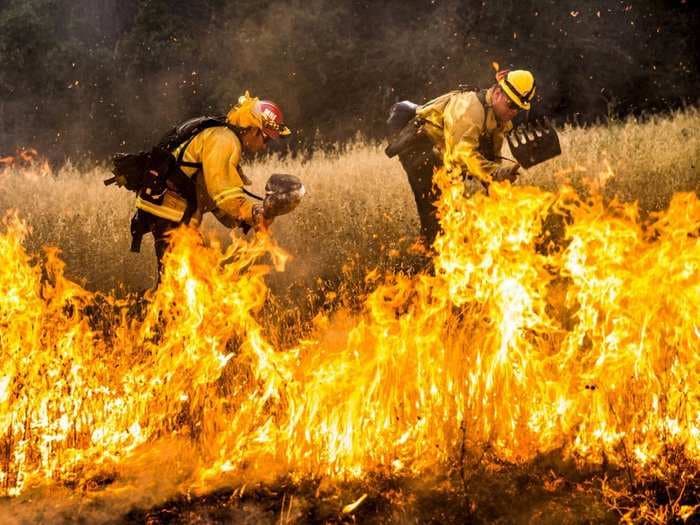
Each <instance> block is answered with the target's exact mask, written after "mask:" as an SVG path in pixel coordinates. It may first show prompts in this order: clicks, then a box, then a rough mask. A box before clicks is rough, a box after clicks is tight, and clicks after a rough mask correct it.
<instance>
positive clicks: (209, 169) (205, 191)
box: [136, 127, 253, 226]
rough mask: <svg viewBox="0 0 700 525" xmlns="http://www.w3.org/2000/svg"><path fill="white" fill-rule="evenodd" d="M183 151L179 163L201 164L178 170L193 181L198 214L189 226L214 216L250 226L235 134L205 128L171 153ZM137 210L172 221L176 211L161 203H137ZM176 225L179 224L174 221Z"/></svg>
mask: <svg viewBox="0 0 700 525" xmlns="http://www.w3.org/2000/svg"><path fill="white" fill-rule="evenodd" d="M183 147H186V148H187V149H186V150H185V152H184V155H183V157H182V160H183V161H184V162H194V163H200V164H201V168H196V167H188V166H181V167H180V169H181V170H182V172H183V173H184V174H185V175H186V176H188V177H193V176H194V175H195V173H197V172H198V171H200V170H201V172H202V173H201V174H200V175H199V176H198V177H197V179H196V180H195V187H196V197H197V210H196V212H195V213H194V215H193V216H192V220H191V223H192V224H193V225H195V226H197V225H199V224H200V223H201V221H202V215H203V214H204V213H206V212H213V213H214V214H215V215H216V216H217V218H219V219H220V220H222V219H223V220H222V222H226V223H227V224H239V223H245V224H249V225H250V224H252V222H253V218H252V215H253V203H252V202H251V201H250V200H249V199H247V198H246V196H245V193H244V192H243V185H244V182H243V176H242V175H241V174H240V172H239V169H240V168H239V166H238V164H239V163H240V160H241V142H240V140H239V138H238V137H237V136H236V134H235V133H234V132H233V131H231V130H230V129H228V128H226V127H211V128H207V129H205V130H203V131H201V132H200V133H198V134H197V135H195V137H194V138H193V139H192V140H191V141H190V142H189V143H187V142H186V143H184V144H183V145H182V146H180V147H178V148H176V149H175V151H173V155H174V156H175V157H176V158H177V157H178V156H179V153H180V149H181V148H183ZM136 207H137V208H140V209H143V210H144V211H147V212H149V213H152V214H154V215H157V216H159V217H164V218H167V219H169V220H173V219H172V218H171V217H176V216H177V215H176V212H175V210H170V209H169V207H168V206H167V203H166V202H165V201H164V202H163V204H161V205H156V204H152V203H148V202H147V201H142V200H139V199H137V202H136ZM175 222H178V221H175Z"/></svg>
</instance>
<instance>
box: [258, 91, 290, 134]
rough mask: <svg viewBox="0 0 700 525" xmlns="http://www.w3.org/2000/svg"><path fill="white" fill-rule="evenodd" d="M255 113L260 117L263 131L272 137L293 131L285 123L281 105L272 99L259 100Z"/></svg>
mask: <svg viewBox="0 0 700 525" xmlns="http://www.w3.org/2000/svg"><path fill="white" fill-rule="evenodd" d="M253 113H255V114H256V115H257V116H258V117H260V121H261V122H262V132H263V133H264V134H265V135H266V136H268V137H270V138H272V139H276V138H278V137H286V136H287V135H290V134H291V131H290V130H289V128H288V127H287V126H285V125H284V115H282V110H281V109H280V107H279V106H278V105H277V104H275V103H274V102H272V101H270V100H258V101H257V102H256V103H255V106H254V108H253Z"/></svg>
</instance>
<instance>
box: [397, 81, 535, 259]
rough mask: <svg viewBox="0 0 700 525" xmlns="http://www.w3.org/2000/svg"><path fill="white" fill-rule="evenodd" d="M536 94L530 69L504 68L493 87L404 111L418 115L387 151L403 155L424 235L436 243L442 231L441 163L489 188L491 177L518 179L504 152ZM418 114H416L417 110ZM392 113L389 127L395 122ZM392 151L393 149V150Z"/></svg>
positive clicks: (461, 92) (454, 93)
mask: <svg viewBox="0 0 700 525" xmlns="http://www.w3.org/2000/svg"><path fill="white" fill-rule="evenodd" d="M534 95H535V79H534V77H533V75H532V73H530V72H529V71H524V70H515V71H509V70H504V71H499V72H497V73H496V82H495V83H494V84H493V85H492V86H491V87H490V88H488V89H485V90H474V89H461V90H457V91H452V92H450V93H447V94H445V95H442V96H440V97H438V98H436V99H434V100H431V101H430V102H427V103H426V104H423V105H422V106H414V108H411V107H410V106H407V104H410V103H408V102H402V103H399V104H404V107H403V109H402V110H401V109H399V108H397V106H398V105H395V107H394V108H392V116H394V114H395V113H396V110H400V111H404V113H406V112H408V113H410V114H411V116H412V115H413V114H414V115H415V118H414V119H413V120H412V121H411V123H409V125H408V126H406V128H409V127H410V129H408V130H407V131H408V133H409V135H408V137H406V129H404V131H402V132H401V134H403V135H404V136H403V137H401V134H399V137H398V139H395V143H394V144H391V143H390V145H389V148H387V154H389V155H390V156H393V154H398V156H399V160H400V161H401V164H402V165H403V168H404V170H405V171H406V174H407V176H408V181H409V184H410V186H411V190H412V191H413V195H414V198H415V201H416V206H417V208H418V215H419V218H420V224H421V237H422V239H423V241H424V242H425V243H426V246H428V247H429V246H431V245H432V243H433V241H434V240H435V237H436V236H437V234H438V231H439V228H440V226H439V223H438V219H437V216H436V213H435V212H436V210H435V205H434V203H435V202H436V201H437V199H438V197H439V195H438V190H437V188H436V187H435V186H434V185H433V172H434V170H435V169H436V168H438V167H440V166H443V165H444V166H445V167H446V168H447V169H448V170H454V169H458V170H460V171H461V172H462V173H463V174H464V175H465V176H466V177H469V178H472V179H475V180H476V181H478V182H480V183H481V184H482V185H483V186H484V188H488V185H489V184H490V183H491V182H492V181H503V180H509V181H511V182H513V181H515V179H516V177H517V172H518V168H519V167H520V166H519V165H518V164H517V163H516V164H511V165H508V166H501V163H500V161H501V157H500V151H501V147H502V145H503V140H504V137H505V134H506V133H508V132H509V131H510V130H511V129H512V127H513V126H512V124H511V121H512V120H513V118H514V117H515V116H516V115H517V114H518V112H520V111H522V110H529V109H530V104H531V102H532V99H533V97H534ZM413 112H414V113H413ZM391 118H392V117H390V121H389V123H390V125H391ZM392 149H393V151H394V153H393V154H392V153H390V151H391V150H392Z"/></svg>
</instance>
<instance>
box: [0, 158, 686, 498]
mask: <svg viewBox="0 0 700 525" xmlns="http://www.w3.org/2000/svg"><path fill="white" fill-rule="evenodd" d="M436 177H437V181H438V184H439V185H440V187H441V189H442V192H443V198H442V199H441V201H440V203H439V212H440V215H441V222H442V225H443V228H444V233H443V234H441V235H440V236H439V237H438V239H437V241H436V245H435V248H436V250H437V255H436V257H435V260H434V267H435V271H434V275H428V274H424V275H419V276H417V277H414V278H408V277H405V276H402V275H393V276H392V275H390V276H386V277H384V278H379V277H378V276H376V275H375V276H373V280H374V279H377V286H376V289H375V290H374V292H373V293H372V294H370V296H369V297H368V299H367V301H366V304H365V307H364V309H363V311H362V312H360V313H358V314H351V313H348V312H336V313H335V314H334V315H333V316H331V317H327V318H322V319H319V320H318V322H317V323H316V326H317V328H316V331H315V333H313V334H310V336H309V337H308V338H307V339H305V340H303V341H300V342H299V343H298V344H297V345H296V346H295V347H293V348H291V349H278V348H275V347H274V346H273V345H272V344H271V343H270V339H269V337H267V335H266V334H265V331H264V330H263V328H262V325H261V323H260V322H259V319H258V317H259V315H260V314H259V312H260V308H261V306H262V305H263V304H264V301H265V299H266V293H267V291H266V288H265V283H264V274H265V272H266V271H267V269H266V267H264V266H260V265H256V261H257V260H258V259H259V258H260V257H261V256H263V255H264V254H266V253H272V255H273V256H274V258H275V260H276V261H277V262H280V263H281V262H282V259H283V256H282V254H281V253H279V250H278V249H276V248H274V247H273V246H272V245H271V244H270V243H269V241H268V240H266V238H265V237H259V238H257V239H256V240H255V241H254V242H251V243H247V242H245V241H241V240H238V241H234V243H233V244H232V245H231V246H230V247H229V248H228V249H226V250H225V251H222V250H221V249H220V248H219V247H218V246H212V247H206V246H203V245H201V243H200V242H199V241H198V237H197V236H196V235H193V234H192V233H191V232H188V231H186V230H184V231H181V232H178V234H177V242H176V243H175V248H174V250H173V252H172V253H171V254H170V255H169V256H168V258H167V259H166V272H165V275H164V278H163V281H162V285H161V286H160V288H159V289H158V290H157V291H156V292H155V293H153V294H152V295H151V296H150V298H149V299H150V300H149V301H148V302H147V304H145V306H144V307H143V311H142V312H141V314H140V316H135V315H133V310H134V305H133V304H127V303H124V302H120V301H117V300H115V299H113V298H111V297H104V296H99V295H94V294H91V293H88V292H86V291H85V290H83V289H81V288H80V287H79V286H77V285H75V284H74V283H72V282H70V281H68V280H67V279H65V278H64V276H63V267H62V263H61V262H60V260H59V259H58V255H57V253H56V252H55V251H48V252H47V260H46V263H45V264H43V265H41V264H38V263H37V262H35V261H34V260H33V259H31V258H30V257H29V256H28V255H27V254H26V252H25V251H24V249H23V247H22V242H23V238H24V236H25V234H26V226H25V225H23V224H22V223H21V222H20V221H19V220H18V219H17V218H16V217H13V216H9V217H8V218H6V219H5V223H4V233H2V235H0V259H1V260H0V323H1V325H2V335H1V337H0V352H1V354H0V355H2V363H1V364H0V430H1V431H2V436H3V437H2V444H3V447H4V450H5V451H6V454H4V455H3V459H2V460H0V481H1V482H2V487H3V489H4V492H5V493H7V494H10V495H14V494H18V493H21V492H22V491H24V490H26V489H28V488H29V487H31V486H34V485H37V484H42V483H47V482H51V481H62V482H66V481H71V482H82V481H85V480H87V479H89V478H90V477H91V476H94V475H95V474H96V473H98V472H100V471H104V470H109V469H115V470H117V471H118V469H119V465H120V464H121V463H123V462H125V461H127V460H128V458H129V457H131V456H133V455H135V454H137V453H138V451H139V449H140V447H142V446H144V445H145V444H147V443H154V442H158V441H159V440H164V439H166V438H169V437H175V438H178V439H182V440H185V441H187V442H188V443H189V444H190V445H189V446H190V447H191V449H192V450H193V451H195V452H196V454H195V455H196V456H197V457H198V458H199V463H198V464H197V466H196V468H194V470H193V474H192V475H191V477H190V479H189V481H188V482H187V483H188V484H189V486H190V487H199V488H209V487H212V486H213V485H214V484H218V483H222V482H226V481H227V480H230V479H238V480H246V481H248V480H265V479H271V478H272V477H274V476H276V475H279V474H282V473H291V474H292V475H294V476H309V475H311V476H319V475H322V476H331V477H340V478H346V477H354V476H361V475H363V474H365V473H367V472H370V471H377V470H379V471H386V472H399V471H405V472H413V473H422V472H426V471H430V470H435V469H439V468H441V466H442V465H444V464H445V462H448V461H450V460H451V459H453V458H455V457H456V456H457V455H458V454H459V451H460V450H462V449H463V447H470V448H473V449H479V448H480V447H484V446H489V447H491V449H492V450H494V451H495V452H496V453H497V454H499V455H500V456H501V457H503V458H505V459H508V460H513V461H519V460H526V459H528V458H531V457H533V456H534V455H536V454H537V453H539V452H543V451H547V450H551V449H555V448H562V449H564V450H565V452H566V453H567V454H570V455H572V456H573V457H575V458H577V459H579V460H580V461H586V462H598V461H602V460H603V457H605V458H606V460H607V461H613V462H622V461H623V460H624V461H628V460H630V458H631V460H632V461H633V462H635V464H637V465H638V466H639V467H640V468H643V467H644V465H645V464H647V463H648V462H649V461H650V460H651V459H653V458H656V457H657V456H659V454H660V453H661V452H662V450H663V448H664V446H667V445H669V444H675V445H678V446H682V447H684V448H685V451H686V453H687V455H688V456H689V457H690V458H692V459H695V460H698V459H700V450H699V445H698V443H700V441H699V440H698V437H699V435H700V397H699V396H698V395H697V394H698V384H697V377H698V371H699V370H700V357H698V353H697V351H696V349H697V347H698V338H700V327H699V326H698V321H697V319H700V315H699V314H700V311H699V310H700V281H699V279H698V268H699V266H700V246H699V245H698V238H697V235H698V225H699V224H700V203H699V202H698V199H697V197H696V196H695V195H694V194H680V195H677V196H676V197H675V198H674V200H673V201H672V203H671V206H670V208H669V210H668V211H667V212H664V213H662V214H659V215H658V216H657V217H655V221H654V222H653V224H651V225H650V226H649V227H648V228H642V226H641V225H640V222H639V219H638V217H637V214H636V210H635V208H634V207H632V206H629V205H622V204H618V203H613V204H612V205H611V206H608V207H604V206H603V203H602V199H600V198H599V197H597V196H593V197H592V198H591V199H590V200H587V201H582V200H580V199H579V198H578V197H577V196H576V195H575V194H574V193H573V191H572V190H570V189H567V188H563V189H562V190H560V191H559V192H558V193H548V192H544V191H541V190H538V189H535V188H527V187H513V186H511V185H510V184H509V183H502V184H494V185H492V186H491V191H490V193H491V194H490V196H488V197H486V196H483V195H476V196H474V197H473V198H470V199H465V198H464V196H463V191H462V187H461V184H460V183H459V179H457V178H455V177H454V176H453V175H451V174H449V173H447V172H445V171H441V172H439V173H438V174H437V175H436ZM553 212H556V213H558V214H560V215H561V216H563V217H566V220H565V221H564V222H563V223H562V224H564V225H565V226H566V234H565V236H564V237H562V239H561V240H560V242H559V244H558V246H556V247H554V249H542V248H541V245H540V244H539V242H540V239H541V236H542V224H543V222H546V221H545V219H546V218H547V217H548V216H549V215H551V214H552V213H553ZM538 246H540V248H538Z"/></svg>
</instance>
